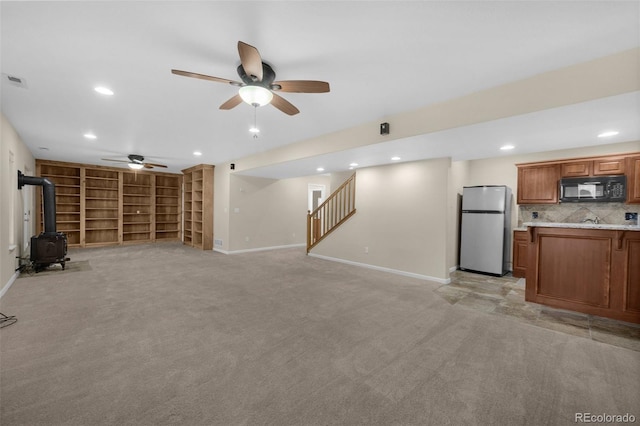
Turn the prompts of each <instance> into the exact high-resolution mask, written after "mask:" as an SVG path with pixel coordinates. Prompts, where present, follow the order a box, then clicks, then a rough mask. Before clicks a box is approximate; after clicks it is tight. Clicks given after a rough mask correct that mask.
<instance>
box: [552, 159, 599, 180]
mask: <svg viewBox="0 0 640 426" xmlns="http://www.w3.org/2000/svg"><path fill="white" fill-rule="evenodd" d="M592 172H593V161H574V162H571V163H562V164H560V177H582V176H591V173H592Z"/></svg>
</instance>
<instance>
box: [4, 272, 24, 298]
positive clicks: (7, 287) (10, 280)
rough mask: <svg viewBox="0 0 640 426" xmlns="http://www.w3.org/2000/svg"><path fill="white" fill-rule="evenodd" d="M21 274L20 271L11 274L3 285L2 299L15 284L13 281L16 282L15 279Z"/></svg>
mask: <svg viewBox="0 0 640 426" xmlns="http://www.w3.org/2000/svg"><path fill="white" fill-rule="evenodd" d="M19 275H20V271H16V272H15V273H14V274H13V276H11V278H9V281H8V282H7V283H6V284H5V285H4V287H2V290H0V299H1V298H2V296H4V294H5V293H6V292H7V291H9V288H10V287H11V286H12V285H13V283H14V282H15V280H16V279H17V278H18V276H19Z"/></svg>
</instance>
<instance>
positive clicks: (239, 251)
mask: <svg viewBox="0 0 640 426" xmlns="http://www.w3.org/2000/svg"><path fill="white" fill-rule="evenodd" d="M306 246H307V245H306V244H305V243H301V244H288V245H284V246H271V247H258V248H252V249H243V250H222V249H218V248H215V247H214V249H213V251H216V252H218V253H222V254H241V253H254V252H258V251H267V250H281V249H287V248H294V247H306Z"/></svg>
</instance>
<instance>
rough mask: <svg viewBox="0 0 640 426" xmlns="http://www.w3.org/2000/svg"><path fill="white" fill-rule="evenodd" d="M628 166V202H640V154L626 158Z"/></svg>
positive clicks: (626, 165)
mask: <svg viewBox="0 0 640 426" xmlns="http://www.w3.org/2000/svg"><path fill="white" fill-rule="evenodd" d="M625 167H626V168H627V203H630V204H639V203H640V155H632V156H628V157H627V158H626V164H625Z"/></svg>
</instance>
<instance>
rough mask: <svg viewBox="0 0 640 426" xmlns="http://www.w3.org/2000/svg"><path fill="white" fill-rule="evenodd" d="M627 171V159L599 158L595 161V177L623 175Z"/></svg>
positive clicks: (619, 157) (620, 157) (618, 157)
mask: <svg viewBox="0 0 640 426" xmlns="http://www.w3.org/2000/svg"><path fill="white" fill-rule="evenodd" d="M624 170H625V157H624V156H623V155H620V156H617V157H607V158H598V159H595V160H593V175H594V176H611V175H623V174H624Z"/></svg>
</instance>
